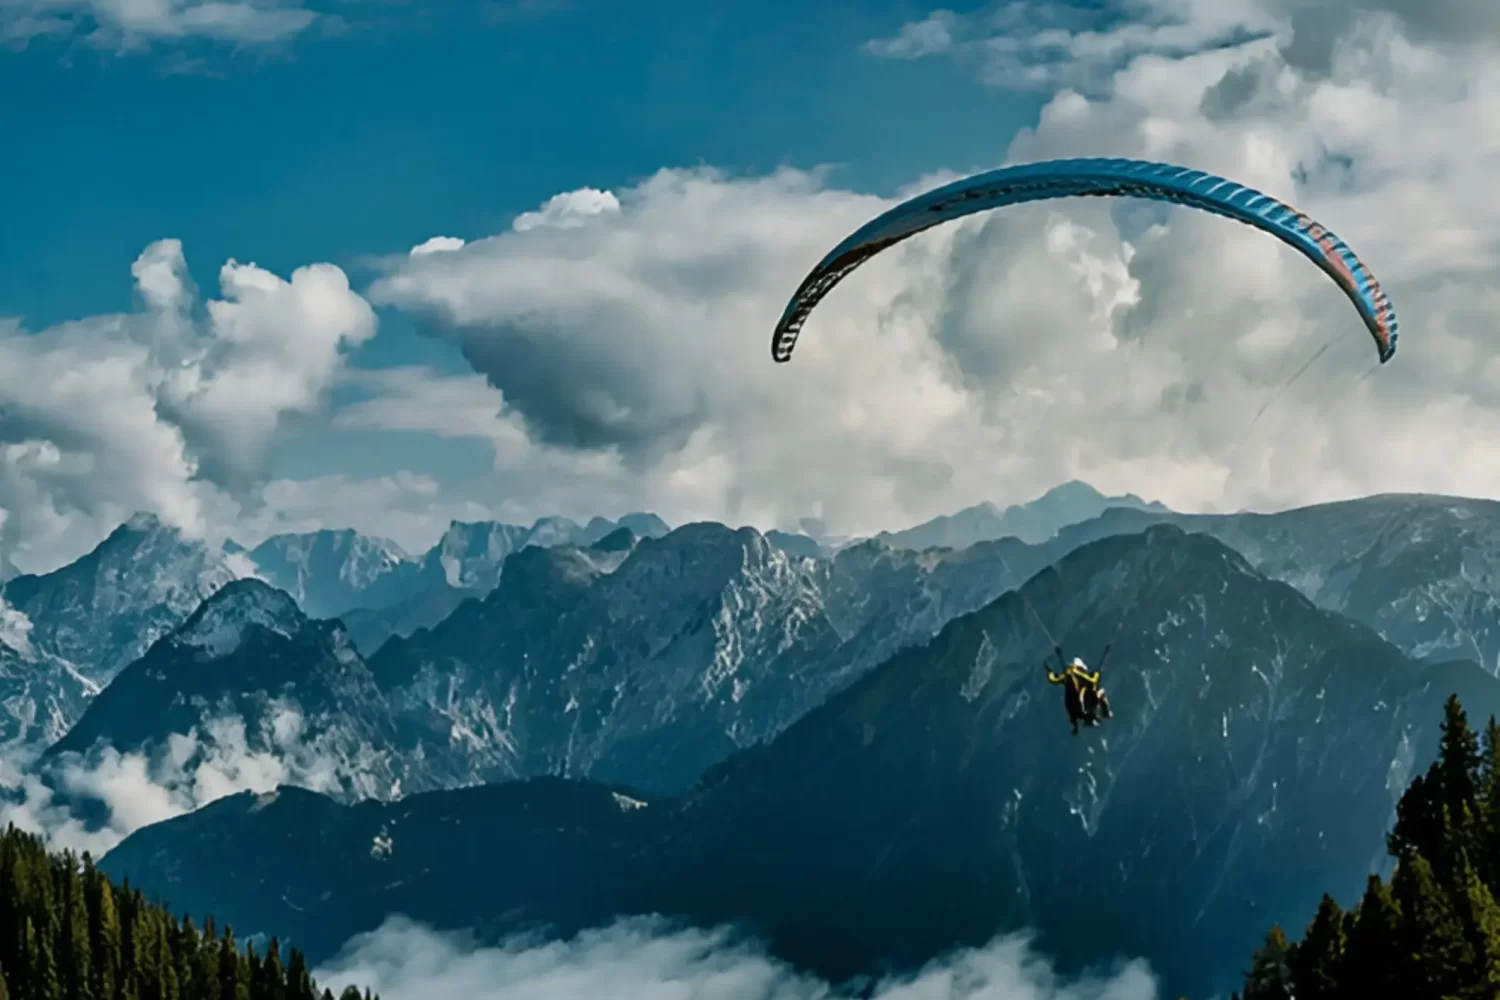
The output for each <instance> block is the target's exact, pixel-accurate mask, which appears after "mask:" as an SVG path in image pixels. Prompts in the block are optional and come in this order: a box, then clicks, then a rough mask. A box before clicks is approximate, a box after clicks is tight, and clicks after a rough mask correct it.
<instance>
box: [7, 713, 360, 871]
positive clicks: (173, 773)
mask: <svg viewBox="0 0 1500 1000" xmlns="http://www.w3.org/2000/svg"><path fill="white" fill-rule="evenodd" d="M264 728H265V731H264V732H263V733H261V734H260V736H261V739H260V740H259V741H257V746H256V747H252V746H251V740H250V739H249V738H248V735H247V733H246V730H245V723H244V720H243V719H240V718H239V717H228V718H219V719H212V720H208V721H206V722H205V723H204V724H203V725H202V726H201V727H195V728H194V729H193V730H192V731H190V732H188V733H174V734H171V735H170V736H169V737H167V738H166V739H165V740H164V741H163V742H162V743H161V744H160V745H156V746H153V747H150V748H148V749H146V750H143V751H140V752H130V753H122V752H120V751H119V750H116V749H114V748H113V747H105V746H96V747H95V748H93V749H92V750H90V751H89V752H88V753H86V754H83V753H72V752H69V753H63V754H59V755H57V756H56V757H52V758H48V759H46V760H41V761H39V760H38V759H37V755H36V751H35V750H34V749H29V748H16V747H13V748H12V749H11V753H10V756H8V757H5V758H0V826H3V825H5V824H8V823H14V824H15V825H16V827H18V828H19V829H22V830H25V831H27V832H30V833H36V834H39V835H40V836H42V837H43V838H44V839H45V840H46V842H47V844H48V846H49V847H50V848H51V849H53V850H64V849H68V850H73V851H78V852H82V851H90V852H91V853H93V855H94V856H95V857H101V856H103V855H104V854H105V853H107V852H109V851H110V850H112V849H113V848H114V847H115V845H116V844H118V843H119V842H120V841H122V840H124V839H125V838H126V837H128V836H129V835H130V834H132V833H134V832H135V831H136V830H139V829H140V828H141V827H144V826H149V825H151V824H152V823H160V822H163V821H165V820H168V819H172V818H173V817H175V816H182V815H185V814H187V813H190V812H192V811H193V810H195V809H198V808H200V807H202V806H206V805H208V804H209V803H210V802H214V801H216V800H218V799H221V798H223V797H225V796H227V795H234V794H236V793H238V792H246V791H249V792H257V793H260V792H269V791H272V790H273V789H275V788H276V787H277V786H279V785H297V786H299V787H303V788H310V789H312V790H313V791H319V792H325V793H332V792H336V791H338V790H339V788H340V783H339V773H338V769H337V767H336V765H335V764H334V763H333V762H332V761H331V760H329V759H328V758H326V757H324V756H322V755H321V754H320V753H319V751H318V748H317V747H316V746H315V745H313V744H310V743H308V742H307V741H305V740H304V739H303V729H304V722H303V719H302V717H301V715H300V713H298V712H296V711H294V710H282V711H279V712H277V713H276V714H275V715H273V716H272V717H270V719H269V720H268V722H267V725H266V726H265V727H264Z"/></svg>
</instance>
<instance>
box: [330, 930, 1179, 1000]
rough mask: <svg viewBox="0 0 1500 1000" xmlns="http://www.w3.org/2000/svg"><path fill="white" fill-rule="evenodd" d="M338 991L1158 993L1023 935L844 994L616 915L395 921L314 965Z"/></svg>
mask: <svg viewBox="0 0 1500 1000" xmlns="http://www.w3.org/2000/svg"><path fill="white" fill-rule="evenodd" d="M314 976H315V978H316V979H317V980H318V982H319V983H322V984H325V985H327V986H329V987H331V988H332V989H333V991H334V993H335V994H337V993H338V992H339V991H340V990H342V989H343V988H344V987H345V986H346V985H349V984H353V985H356V986H358V987H360V988H361V989H363V988H365V987H368V988H369V989H370V990H371V991H372V992H374V993H378V994H380V996H381V997H383V998H385V1000H520V998H522V997H524V998H526V1000H585V998H592V997H603V996H620V997H634V998H640V1000H677V998H685V997H704V998H707V997H713V998H714V1000H846V998H848V1000H852V998H853V997H854V996H856V995H859V996H865V995H868V996H870V997H872V1000H1155V998H1156V997H1157V995H1158V994H1157V985H1156V980H1155V977H1154V976H1153V975H1152V974H1151V972H1150V970H1149V969H1148V968H1147V966H1146V964H1145V963H1144V962H1141V961H1132V962H1127V963H1122V964H1120V965H1119V967H1118V968H1116V969H1114V970H1112V971H1111V972H1110V973H1109V974H1106V975H1097V976H1083V977H1079V978H1074V979H1068V978H1065V977H1063V976H1061V975H1059V974H1058V973H1057V972H1056V971H1055V970H1053V969H1052V967H1051V966H1050V964H1049V963H1048V962H1047V961H1046V959H1045V958H1043V957H1042V956H1040V955H1038V954H1037V953H1036V952H1035V951H1033V950H1032V948H1031V940H1030V938H1029V937H1028V936H1027V935H1009V936H1005V937H1001V938H997V939H996V940H995V941H993V942H991V943H990V944H988V945H986V946H985V947H983V948H976V949H972V950H967V951H961V952H958V953H956V954H954V955H951V956H948V957H945V958H943V959H940V960H938V961H935V962H932V963H931V964H929V965H928V966H927V967H926V968H924V969H922V970H921V971H920V972H918V973H916V974H915V975H913V976H910V977H907V978H902V979H893V980H888V981H884V982H881V983H879V984H876V985H875V986H874V991H873V993H871V994H862V993H861V994H856V993H851V992H846V991H845V990H843V989H840V988H839V987H837V986H834V985H832V984H829V983H825V982H822V981H820V980H817V979H814V978H812V977H809V976H805V975H802V974H799V973H798V972H796V971H795V970H794V969H792V968H790V967H789V966H787V965H785V964H783V963H781V962H779V961H778V960H776V959H774V958H772V957H770V956H768V955H767V954H766V953H765V952H764V951H762V950H761V949H759V948H758V947H756V946H755V945H754V944H753V943H751V942H746V941H743V940H741V939H739V938H737V937H735V936H734V935H732V934H730V933H729V932H728V931H726V930H723V929H716V930H701V929H696V928H687V929H683V928H674V927H671V926H669V925H667V924H665V923H662V922H660V921H657V920H651V919H631V920H623V921H620V922H619V923H616V924H614V925H612V926H610V927H607V928H602V929H598V930H593V931H589V932H587V933H584V934H581V935H579V936H578V937H576V938H574V939H572V940H568V941H542V940H534V939H520V940H515V941H511V942H508V943H506V944H504V945H502V946H499V947H479V946H476V945H475V944H474V943H473V942H472V941H471V940H469V939H468V938H467V937H466V936H463V935H451V934H440V933H437V932H434V931H432V930H430V929H428V928H425V927H422V926H420V925H417V924H414V923H411V922H410V921H407V920H404V919H402V918H393V919H390V920H388V921H386V923H385V924H384V925H382V926H381V927H380V929H378V930H376V931H374V932H372V933H370V934H363V935H360V936H358V937H356V938H355V939H354V940H352V941H351V942H349V944H348V945H347V946H346V947H345V949H344V951H343V953H342V954H340V955H339V956H338V957H337V958H336V959H334V960H333V961H332V962H330V963H328V965H327V966H326V967H325V968H322V969H319V970H317V971H316V972H315V973H314Z"/></svg>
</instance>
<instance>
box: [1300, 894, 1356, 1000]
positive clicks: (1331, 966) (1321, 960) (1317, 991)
mask: <svg viewBox="0 0 1500 1000" xmlns="http://www.w3.org/2000/svg"><path fill="white" fill-rule="evenodd" d="M1345 946H1346V941H1345V938H1344V911H1343V910H1342V909H1340V908H1339V904H1338V903H1336V902H1334V901H1333V897H1332V896H1329V895H1328V894H1327V893H1325V894H1324V895H1323V900H1322V902H1321V903H1319V905H1318V912H1317V915H1316V916H1314V917H1313V920H1312V923H1311V924H1309V925H1308V928H1307V933H1306V934H1304V935H1303V938H1302V940H1301V941H1300V942H1298V943H1297V944H1296V945H1295V946H1293V947H1292V949H1291V952H1290V954H1289V956H1288V960H1287V966H1288V968H1289V970H1290V972H1291V978H1292V985H1293V987H1294V990H1293V992H1294V994H1295V996H1296V997H1297V1000H1335V998H1336V997H1337V995H1338V982H1339V972H1340V969H1341V966H1342V964H1343V961H1344V949H1345Z"/></svg>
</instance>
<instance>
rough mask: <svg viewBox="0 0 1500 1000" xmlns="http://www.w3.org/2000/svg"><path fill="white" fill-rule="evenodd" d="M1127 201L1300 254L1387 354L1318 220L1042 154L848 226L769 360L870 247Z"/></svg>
mask: <svg viewBox="0 0 1500 1000" xmlns="http://www.w3.org/2000/svg"><path fill="white" fill-rule="evenodd" d="M1098 196H1113V197H1134V198H1148V199H1153V200H1156V201H1165V202H1172V203H1176V204H1180V205H1186V206H1188V207H1190V208H1196V209H1200V210H1202V211H1205V212H1212V213H1214V214H1216V215H1221V216H1225V217H1227V218H1230V219H1233V220H1235V221H1237V222H1243V223H1245V224H1246V225H1250V226H1254V227H1255V228H1257V229H1260V230H1262V231H1263V232H1266V233H1269V234H1271V235H1272V236H1275V237H1276V238H1278V239H1280V240H1281V241H1282V242H1284V243H1286V244H1288V245H1290V246H1292V247H1295V248H1296V249H1297V250H1299V251H1301V253H1302V254H1304V255H1305V256H1306V257H1307V258H1308V259H1310V260H1311V261H1312V262H1313V263H1314V264H1316V265H1318V267H1320V268H1322V269H1323V271H1324V272H1326V273H1327V274H1328V276H1329V277H1331V278H1332V279H1333V280H1334V281H1335V282H1336V283H1337V284H1338V286H1339V287H1340V288H1342V289H1343V290H1344V294H1345V295H1347V296H1348V297H1349V300H1350V301H1351V302H1352V303H1354V307H1355V308H1356V309H1357V310H1358V311H1359V315H1360V317H1361V318H1362V319H1363V320H1364V323H1365V328H1366V329H1367V330H1369V332H1370V336H1371V337H1373V338H1374V339H1375V346H1376V348H1377V350H1378V352H1379V356H1380V362H1381V363H1382V364H1384V363H1385V362H1387V361H1389V360H1390V359H1391V356H1392V355H1394V354H1395V353H1396V313H1395V310H1394V309H1393V308H1392V307H1391V303H1390V300H1389V299H1388V298H1387V297H1386V294H1385V291H1384V290H1383V289H1382V288H1381V287H1380V283H1379V282H1377V281H1376V280H1375V276H1374V275H1373V274H1371V273H1370V271H1369V269H1368V268H1367V267H1365V265H1364V262H1363V261H1361V260H1360V259H1359V258H1358V257H1357V256H1355V254H1354V251H1353V250H1351V249H1349V247H1348V246H1347V245H1346V244H1345V243H1344V242H1343V241H1342V240H1340V239H1339V238H1338V237H1337V236H1335V235H1334V234H1333V233H1331V232H1329V231H1328V229H1326V228H1325V227H1324V226H1322V225H1321V224H1320V223H1318V222H1316V221H1314V220H1313V219H1311V218H1309V217H1308V216H1306V215H1304V214H1303V213H1302V212H1299V211H1298V210H1297V209H1295V208H1292V207H1291V206H1290V205H1287V204H1285V203H1283V202H1280V201H1277V200H1276V199H1275V198H1272V197H1271V196H1269V195H1266V194H1262V193H1261V192H1259V191H1256V190H1254V189H1252V188H1248V187H1245V186H1244V185H1242V184H1238V183H1236V182H1234V181H1231V180H1227V179H1225V178H1223V177H1215V176H1214V175H1213V174H1207V173H1204V172H1202V171H1200V170H1192V169H1190V168H1188V167H1178V166H1172V165H1171V164H1166V163H1151V162H1147V161H1144V160H1124V159H1075V160H1050V161H1046V162H1041V163H1024V164H1020V165H1017V166H1010V167H1001V168H1000V169H998V170H990V171H986V172H985V173H981V174H975V175H974V176H972V177H966V178H964V179H962V180H958V181H954V182H953V183H951V184H945V185H944V186H942V187H940V188H937V189H936V190H933V191H929V192H927V193H926V194H922V195H918V196H917V197H915V198H912V199H910V200H909V201H906V202H903V203H902V204H900V205H897V206H896V207H895V208H893V209H891V210H890V211H888V212H886V213H884V214H883V215H880V216H878V217H877V218H875V219H873V220H871V221H870V222H868V223H866V224H865V225H864V226H861V227H860V228H859V229H858V230H856V231H855V232H854V233H853V234H852V235H851V236H850V237H849V238H848V239H846V240H844V241H843V242H842V243H840V244H839V245H838V246H836V247H834V248H833V250H832V251H830V252H829V253H828V255H827V256H826V257H824V258H823V260H822V262H821V263H819V264H818V266H817V267H815V268H813V270H812V272H811V273H810V274H808V276H807V277H806V278H805V279H803V282H802V284H801V286H800V287H799V288H798V289H797V292H796V294H795V295H793V296H792V298H791V301H789V302H788V303H787V306H786V309H785V311H783V313H782V315H781V320H780V321H779V322H778V323H777V324H776V331H775V333H774V334H773V335H772V337H771V356H772V357H773V358H774V359H775V360H776V361H778V362H786V361H789V360H791V357H792V350H793V348H794V347H795V346H796V344H797V336H798V334H799V333H800V332H801V331H802V325H803V324H804V323H806V322H807V317H808V315H809V314H811V312H812V311H813V309H814V307H816V306H817V304H818V302H819V301H820V300H821V299H822V298H823V297H824V296H825V295H827V294H828V292H829V291H830V290H831V289H832V288H833V286H834V285H836V284H838V283H839V282H840V281H842V280H843V279H844V278H845V277H846V276H847V275H848V274H849V272H851V271H853V270H854V269H855V268H857V267H858V266H859V265H860V264H863V263H864V262H865V261H867V260H869V259H870V258H871V257H873V256H875V255H876V254H878V253H880V251H882V250H884V249H886V248H887V247H889V246H892V245H894V244H896V243H899V242H900V241H902V240H904V239H906V238H907V237H909V236H913V235H915V234H917V233H920V232H922V231H923V230H925V229H930V228H931V227H933V226H936V225H940V224H942V223H944V222H949V221H952V220H954V219H959V218H962V217H963V216H966V215H972V214H974V213H975V212H983V211H987V210H989V209H992V208H1000V207H1002V206H1005V205H1017V204H1021V203H1023V202H1029V201H1041V200H1044V199H1049V198H1073V197H1098Z"/></svg>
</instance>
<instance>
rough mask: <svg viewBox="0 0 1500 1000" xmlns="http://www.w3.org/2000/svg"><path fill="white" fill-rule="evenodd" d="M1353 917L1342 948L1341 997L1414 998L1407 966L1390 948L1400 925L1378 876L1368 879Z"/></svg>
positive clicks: (1392, 900) (1397, 912) (1398, 914)
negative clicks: (1346, 941)
mask: <svg viewBox="0 0 1500 1000" xmlns="http://www.w3.org/2000/svg"><path fill="white" fill-rule="evenodd" d="M1353 915H1354V920H1353V922H1352V926H1351V927H1350V928H1349V932H1348V943H1347V945H1346V947H1345V949H1344V964H1343V969H1342V975H1341V977H1340V986H1341V995H1343V996H1346V997H1351V998H1355V997H1378V996H1382V995H1384V996H1392V997H1395V996H1415V995H1416V994H1415V993H1414V992H1413V989H1414V986H1413V984H1412V983H1411V976H1410V972H1409V966H1408V965H1407V964H1406V963H1405V962H1404V961H1403V956H1402V955H1401V953H1400V952H1399V951H1398V950H1397V949H1396V948H1395V947H1394V945H1395V943H1396V942H1397V941H1399V940H1400V937H1401V933H1402V929H1403V926H1404V925H1403V923H1402V918H1401V910H1400V907H1398V906H1397V905H1396V898H1395V896H1393V895H1392V894H1391V889H1390V887H1389V886H1388V885H1386V884H1385V881H1384V880H1383V879H1381V878H1380V876H1378V875H1371V876H1370V878H1369V881H1368V882H1367V883H1366V884H1365V895H1364V898H1363V899H1361V900H1360V901H1359V906H1358V907H1356V908H1355V910H1354V911H1353Z"/></svg>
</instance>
